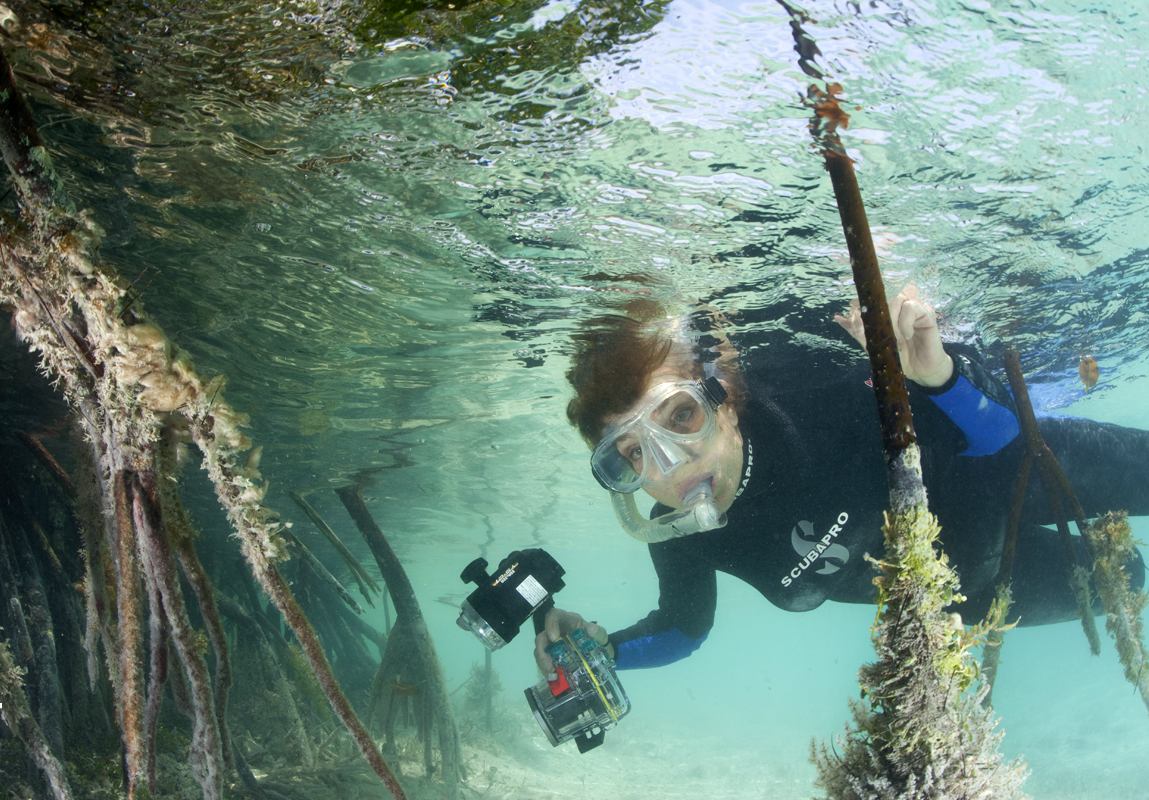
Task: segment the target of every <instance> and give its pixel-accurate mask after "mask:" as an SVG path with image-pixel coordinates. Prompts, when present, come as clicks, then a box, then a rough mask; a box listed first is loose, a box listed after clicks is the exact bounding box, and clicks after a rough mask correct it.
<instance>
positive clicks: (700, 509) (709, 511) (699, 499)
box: [610, 480, 726, 544]
mask: <svg viewBox="0 0 1149 800" xmlns="http://www.w3.org/2000/svg"><path fill="white" fill-rule="evenodd" d="M610 501H611V504H612V505H613V506H614V512H615V514H616V515H617V516H618V519H619V522H621V523H622V527H623V528H624V529H625V530H626V532H627V533H629V534H630V535H631V536H633V537H634V538H635V539H638V540H639V541H640V542H645V543H647V544H657V543H658V542H665V541H667V540H669V539H677V538H678V537H680V536H689V535H690V534H692V533H701V532H703V531H711V530H714V529H715V528H721V527H723V526H724V525H725V524H726V515H725V514H723V513H722V512H721V511H719V510H718V505H717V504H716V503H715V502H714V484H713V482H712V481H709V480H706V481H702V482H701V483H699V484H698V485H697V486H695V487H694V488H693V489H691V490H690V491H689V492H687V494H686V496H685V497H684V498H683V503H682V508H676V509H674V510H672V511H669V512H667V513H665V514H662V515H661V516H658V517H655V518H654V519H646V518H645V517H643V516H642V514H641V513H639V510H638V505H637V504H636V503H635V501H634V495H633V494H623V493H621V492H611V493H610Z"/></svg>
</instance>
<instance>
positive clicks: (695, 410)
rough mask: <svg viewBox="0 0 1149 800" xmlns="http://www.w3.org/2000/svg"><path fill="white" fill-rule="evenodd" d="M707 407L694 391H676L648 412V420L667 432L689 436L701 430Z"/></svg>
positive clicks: (704, 421)
mask: <svg viewBox="0 0 1149 800" xmlns="http://www.w3.org/2000/svg"><path fill="white" fill-rule="evenodd" d="M706 418H707V409H705V408H704V407H703V405H702V402H701V401H700V400H699V398H698V397H697V396H696V394H695V393H694V392H687V391H677V392H675V393H674V394H672V395H671V396H670V397H668V398H666V400H664V401H662V403H660V404H659V405H658V406H657V407H655V408H654V409H653V410H652V411H651V412H650V421H651V422H653V423H654V424H655V425H657V426H658V427H660V428H662V429H663V430H664V431H667V432H668V433H673V434H677V435H679V436H690V435H691V434H694V433H698V432H699V431H700V430H702V426H703V425H704V424H705V423H706Z"/></svg>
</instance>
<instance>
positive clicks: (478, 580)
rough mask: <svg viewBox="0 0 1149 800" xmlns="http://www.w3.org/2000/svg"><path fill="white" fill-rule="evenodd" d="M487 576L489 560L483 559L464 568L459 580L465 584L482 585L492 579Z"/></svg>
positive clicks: (478, 559) (477, 559)
mask: <svg viewBox="0 0 1149 800" xmlns="http://www.w3.org/2000/svg"><path fill="white" fill-rule="evenodd" d="M490 577H491V576H490V575H488V574H487V559H485V558H483V557H481V556H480V557H479V558H476V559H475V560H474V561H472V562H471V563H470V564H468V565H467V566H465V567H463V571H462V572H460V573H459V578H460V579H462V581H463V583H473V584H475V585H482V584H483V582H484V581H487V580H488V579H490Z"/></svg>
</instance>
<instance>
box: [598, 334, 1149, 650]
mask: <svg viewBox="0 0 1149 800" xmlns="http://www.w3.org/2000/svg"><path fill="white" fill-rule="evenodd" d="M946 349H947V350H948V351H949V352H950V354H951V355H952V356H953V358H954V366H955V370H954V375H953V376H952V378H951V379H950V381H949V382H948V383H947V384H946V385H945V386H942V387H939V388H938V389H934V390H926V389H922V388H921V387H916V386H911V403H912V406H913V412H914V425H915V428H916V431H917V435H918V443H919V445H920V446H921V449H922V470H923V475H924V479H925V484H926V487H927V491H928V492H929V502H930V508H931V510H932V511H933V512H934V513H935V514H936V515H937V517H938V519H939V522H940V523H941V526H942V544H943V546H944V548H945V550H946V552H947V553H948V554H949V557H950V559H951V562H952V563H953V565H954V566H955V568H956V569H957V572H958V575H959V576H960V578H961V591H962V593H963V594H964V595H965V596H966V597H968V598H969V599H968V600H967V601H966V602H964V603H963V604H962V605H961V606H959V607H957V608H956V609H955V610H957V611H959V612H961V613H962V617H963V619H966V620H967V621H975V620H977V619H980V618H981V616H982V614H984V611H985V609H986V608H987V607H988V605H989V602H990V600H991V599H992V597H993V593H994V585H993V584H994V579H995V578H996V575H997V569H998V564H999V561H1000V557H1001V551H1002V545H1003V543H1004V538H1005V528H1006V519H1007V516H1008V506H1009V495H1010V490H1011V487H1012V485H1013V483H1014V480H1015V476H1016V475H1017V472H1018V466H1019V464H1020V462H1021V456H1022V455H1023V445H1022V441H1021V437H1020V436H1019V435H1018V433H1019V426H1018V422H1017V418H1016V415H1015V413H1014V405H1013V400H1012V397H1011V395H1010V394H1009V392H1008V391H1007V390H1006V389H1005V387H1004V386H1003V385H1002V384H1001V383H1000V382H999V381H998V380H997V379H996V378H994V377H993V376H992V375H991V374H990V373H989V372H988V371H987V370H986V369H985V367H984V366H983V365H982V364H981V363H980V361H979V360H978V358H977V356H976V354H975V353H974V352H973V351H972V350H971V349H969V348H965V347H960V346H953V345H947V346H946ZM839 374H840V376H841V377H840V378H838V379H836V380H833V381H824V382H822V383H821V384H818V383H817V382H816V381H815V382H813V384H814V387H815V388H812V389H811V388H809V387H810V386H811V383H812V382H810V381H801V385H794V386H793V387H791V388H786V387H779V386H777V384H776V383H774V384H767V382H766V381H763V380H761V376H759V375H756V374H755V373H754V372H753V371H751V373H750V375H749V376H748V384H749V389H750V398H751V399H750V401H749V404H748V406H747V408H745V409H744V410H743V411H742V413H741V414H740V415H739V428H740V430H741V432H742V435H743V440H744V444H743V450H744V452H743V458H744V466H745V467H747V471H746V473H744V476H743V477H744V485H743V488H742V490H741V494H740V495H739V496H738V497H737V499H736V500H735V501H734V504H733V505H732V506H731V508H730V510H729V512H728V522H727V525H726V527H724V528H721V529H719V530H714V531H707V532H704V533H697V534H693V535H690V536H684V537H681V538H678V539H672V540H670V541H666V542H662V543H659V544H654V545H650V557H651V560H652V561H653V563H654V568H655V570H656V572H657V574H658V580H659V601H658V608H657V609H656V610H655V611H653V612H651V613H650V614H649V615H648V616H647V617H646V618H645V619H643V620H641V621H639V622H638V623H636V624H634V625H632V626H630V627H629V628H625V629H623V630H620V631H616V632H614V633H612V634H611V636H610V639H611V642H612V643H613V644H614V647H615V652H616V657H617V665H618V667H619V668H620V669H629V668H636V667H653V666H660V665H662V664H667V663H670V662H672V661H676V660H678V659H680V658H684V657H686V656H688V655H689V654H690V653H692V652H693V651H694V650H695V649H697V648H698V647H699V646H700V645H701V644H702V642H703V640H705V638H706V636H707V633H708V632H709V631H710V628H711V626H712V624H713V621H714V610H715V602H716V598H717V586H716V572H717V571H722V572H726V573H729V574H730V575H733V576H735V577H737V578H740V579H742V580H744V581H746V583H748V584H750V585H751V586H753V587H754V588H756V589H757V590H758V591H760V592H761V593H762V594H763V595H765V596H766V598H767V599H768V600H769V601H770V602H771V603H773V604H774V605H776V606H778V607H779V608H783V609H786V610H788V611H809V610H811V609H814V608H817V607H818V606H820V605H821V604H822V603H823V602H825V601H826V600H836V601H838V602H846V603H872V602H874V601H875V589H874V586H873V582H872V581H873V577H874V574H875V573H874V567H873V565H872V564H870V563H869V562H868V561H867V560H866V559H865V558H864V556H865V554H867V553H868V554H870V555H872V556H874V557H879V558H880V557H881V555H882V552H883V544H882V532H881V520H882V513H883V511H884V510H885V509H886V508H887V507H888V499H889V492H888V489H887V486H886V470H885V465H884V459H883V456H882V448H881V438H880V432H879V430H878V425H877V420H876V417H875V411H876V405H875V401H874V396H873V389H872V386H871V384H870V381H869V366H868V364H866V363H864V362H862V363H859V365H858V366H857V368H856V369H852V370H844V371H842V372H841V373H839ZM1039 425H1040V428H1041V432H1042V434H1043V436H1044V438H1045V440H1046V441H1047V443H1048V444H1049V446H1050V448H1051V449H1052V450H1053V452H1054V453H1055V454H1056V456H1057V457H1058V459H1059V461H1060V463H1061V464H1062V465H1063V467H1064V468H1065V470H1066V472H1067V473H1068V474H1069V477H1070V480H1071V482H1072V483H1073V484H1074V488H1075V492H1076V494H1077V496H1078V498H1079V500H1080V501H1081V504H1082V505H1083V506H1084V509H1085V512H1086V514H1088V515H1095V514H1098V513H1101V512H1104V511H1107V510H1110V509H1125V510H1128V511H1129V513H1130V514H1131V515H1135V516H1136V515H1143V514H1147V513H1149V432H1146V431H1140V430H1132V429H1128V428H1122V427H1118V426H1115V425H1107V424H1103V423H1097V422H1092V421H1089V420H1084V419H1073V418H1045V419H1040V420H1039ZM1040 483H1041V482H1040V480H1039V479H1038V477H1037V473H1036V471H1035V472H1034V474H1033V477H1032V479H1031V481H1030V486H1031V490H1030V493H1029V496H1028V497H1027V500H1026V504H1025V507H1024V508H1025V512H1024V515H1023V522H1022V526H1021V529H1020V534H1019V539H1018V545H1017V554H1016V558H1015V562H1014V569H1013V584H1012V588H1013V597H1014V605H1013V607H1012V611H1011V616H1013V615H1017V616H1019V617H1020V622H1021V624H1022V625H1036V624H1042V623H1047V622H1056V621H1061V620H1066V619H1072V618H1074V617H1075V616H1076V615H1077V610H1076V604H1075V601H1074V598H1073V596H1072V593H1071V591H1070V589H1069V585H1068V580H1067V577H1066V576H1067V566H1066V561H1067V559H1066V557H1065V550H1064V546H1063V545H1062V543H1061V541H1060V540H1059V538H1058V534H1057V533H1056V531H1053V530H1050V529H1049V528H1044V527H1041V526H1042V525H1044V524H1050V523H1052V522H1053V520H1052V519H1051V515H1050V513H1049V510H1048V509H1049V505H1048V501H1047V500H1046V498H1045V497H1044V490H1043V489H1042V488H1041V486H1040ZM666 510H667V509H665V508H663V507H656V508H655V509H654V511H653V512H652V514H660V513H664V512H665V511H666ZM1075 544H1076V545H1077V547H1078V548H1079V550H1083V548H1082V543H1081V542H1080V540H1079V539H1076V537H1075ZM1129 568H1130V574H1131V580H1132V583H1133V584H1134V585H1135V586H1137V587H1140V586H1141V585H1142V583H1143V581H1144V565H1143V562H1142V560H1141V558H1140V555H1139V554H1138V556H1137V557H1136V558H1135V559H1134V560H1133V561H1132V562H1131V563H1130V565H1129Z"/></svg>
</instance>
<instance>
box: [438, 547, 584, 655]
mask: <svg viewBox="0 0 1149 800" xmlns="http://www.w3.org/2000/svg"><path fill="white" fill-rule="evenodd" d="M564 572H565V570H563V568H562V567H561V566H559V563H558V562H557V561H555V560H554V558H553V557H552V556H551V555H550V553H548V552H546V551H545V550H542V549H539V548H532V549H528V550H516V551H515V552H513V553H511V554H510V555H508V556H507V557H506V558H504V559H503V560H502V561H500V562H499V565H498V567H496V568H495V574H494V575H491V574H489V573H488V572H487V560H486V559H484V558H476V559H475V560H474V561H472V562H471V563H470V564H468V565H467V566H466V567H465V568H464V569H463V571H462V573H461V574H460V575H459V577H460V578H461V579H462V581H463V582H464V583H474V584H476V587H477V588H476V589H475V590H474V591H473V592H471V593H470V594H469V595H468V596H467V599H466V600H464V601H463V605H462V609H461V611H460V613H459V618H458V620H457V622H458V625H459V627H460V628H462V629H463V630H468V631H471V632H472V633H474V634H475V636H477V637H479V640H480V641H481V642H482V643H483V644H484V645H486V646H487V649H489V650H498V649H499V648H500V647H502V646H503V645H505V644H506V643H507V642H509V641H511V639H513V638H515V635H516V634H517V633H518V632H519V628H520V627H521V626H522V624H523V623H524V622H526V621H527V620H528V619H530V618H531V615H532V614H534V613H535V611H537V610H538V609H539V608H540V607H542V606H543V605H544V604H545V603H547V602H548V601H549V600H550V599H551V597H552V595H554V593H555V592H557V591H559V590H560V589H562V588H563V586H565V585H566V584H564V583H563V578H562V576H563V574H564Z"/></svg>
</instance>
